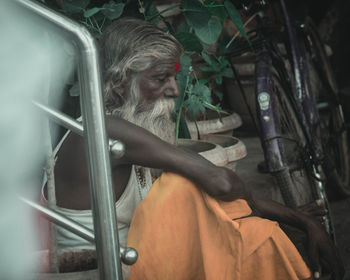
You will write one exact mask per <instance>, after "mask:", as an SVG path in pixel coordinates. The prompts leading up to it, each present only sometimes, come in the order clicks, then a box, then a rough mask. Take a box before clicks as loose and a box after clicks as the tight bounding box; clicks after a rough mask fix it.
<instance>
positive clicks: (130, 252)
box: [120, 247, 139, 265]
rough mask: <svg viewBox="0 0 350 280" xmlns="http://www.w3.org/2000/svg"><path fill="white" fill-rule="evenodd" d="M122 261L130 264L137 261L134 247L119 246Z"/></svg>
mask: <svg viewBox="0 0 350 280" xmlns="http://www.w3.org/2000/svg"><path fill="white" fill-rule="evenodd" d="M120 255H121V259H122V262H123V263H125V264H126V265H132V264H134V263H135V262H136V261H137V258H138V256H139V255H138V254H137V251H136V250H135V249H134V248H122V247H121V248H120Z"/></svg>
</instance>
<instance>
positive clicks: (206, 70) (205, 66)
mask: <svg viewBox="0 0 350 280" xmlns="http://www.w3.org/2000/svg"><path fill="white" fill-rule="evenodd" d="M201 70H202V71H204V72H214V69H213V67H211V66H209V65H203V66H202V67H201Z"/></svg>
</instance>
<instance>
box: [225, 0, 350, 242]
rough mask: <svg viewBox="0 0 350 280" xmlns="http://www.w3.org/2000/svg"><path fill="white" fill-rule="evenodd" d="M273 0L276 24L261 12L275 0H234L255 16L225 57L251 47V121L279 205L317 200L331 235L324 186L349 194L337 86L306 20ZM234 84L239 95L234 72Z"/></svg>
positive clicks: (342, 120)
mask: <svg viewBox="0 0 350 280" xmlns="http://www.w3.org/2000/svg"><path fill="white" fill-rule="evenodd" d="M278 2H279V3H277V9H279V10H280V13H277V14H279V15H281V16H282V18H283V20H284V23H283V24H282V25H281V24H277V25H273V24H272V25H271V22H272V23H275V22H276V19H275V18H274V19H273V20H271V16H270V17H269V16H266V15H264V11H266V9H267V8H271V7H273V8H276V6H274V5H276V2H273V1H270V2H269V3H268V2H267V1H265V0H259V1H254V0H253V1H252V0H243V1H234V3H235V4H236V7H241V8H242V9H243V10H244V12H245V14H246V15H247V16H255V17H256V22H257V24H256V28H255V29H254V30H251V31H250V32H248V37H249V40H250V44H247V43H245V44H243V45H242V44H241V45H239V46H238V47H236V48H235V49H233V50H231V51H229V52H228V53H226V56H227V57H228V58H229V59H230V61H231V63H232V68H233V69H234V64H233V62H232V58H234V57H236V56H240V55H241V54H243V53H246V52H247V51H250V50H251V49H253V50H254V53H256V54H257V55H256V62H255V82H256V91H255V99H256V111H257V112H256V116H257V120H255V121H256V127H257V130H258V132H259V136H260V139H261V144H262V147H263V151H264V156H265V164H266V168H267V171H268V172H269V173H271V174H272V175H273V176H274V177H275V178H276V182H277V184H278V186H279V189H280V191H281V194H282V197H283V200H284V202H285V204H286V205H287V206H289V207H291V208H298V207H301V206H303V205H305V204H308V203H311V202H313V201H317V200H318V201H319V200H320V199H321V200H322V201H323V207H324V210H325V211H326V213H327V214H326V215H325V216H324V218H323V219H324V225H325V227H326V230H327V231H328V233H329V235H330V236H331V238H332V239H333V240H335V235H334V229H333V225H332V220H331V214H330V210H329V204H328V199H327V194H326V190H325V185H326V184H327V187H328V189H335V190H336V191H337V192H338V193H339V194H340V195H342V196H348V195H350V182H349V181H350V180H349V170H350V166H349V155H348V142H347V134H346V128H345V127H346V126H345V121H344V117H343V113H342V107H341V104H340V102H339V93H338V88H337V85H336V81H335V78H334V75H333V73H332V70H331V67H330V63H329V61H328V57H327V55H326V53H325V49H324V46H323V44H322V42H321V40H320V36H319V34H318V32H317V30H316V28H315V26H314V24H313V23H312V20H311V19H310V18H308V17H306V16H304V14H303V13H300V10H299V11H297V13H296V15H298V16H299V17H298V18H296V17H295V14H293V15H292V14H291V13H289V11H288V9H287V5H286V1H285V0H279V1H278ZM298 12H299V14H298ZM300 15H301V17H300ZM281 26H282V28H280V27H281ZM235 72H236V71H235ZM236 77H237V73H236ZM237 83H238V85H239V87H240V89H241V92H242V93H244V90H243V87H242V85H241V84H240V81H239V78H238V79H237ZM243 95H244V94H243ZM243 97H244V100H245V101H246V103H247V105H248V107H249V104H248V101H247V97H246V96H245V95H244V96H243ZM249 108H250V107H249ZM249 110H250V111H251V109H249ZM250 114H251V116H252V118H253V119H254V116H253V113H252V112H250Z"/></svg>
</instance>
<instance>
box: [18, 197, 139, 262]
mask: <svg viewBox="0 0 350 280" xmlns="http://www.w3.org/2000/svg"><path fill="white" fill-rule="evenodd" d="M20 199H21V200H22V201H23V202H24V203H26V204H27V205H29V206H30V207H32V208H34V209H35V210H37V211H38V212H39V213H40V214H41V215H43V216H44V217H45V218H46V219H48V220H50V221H52V222H53V223H55V224H56V225H58V226H61V227H63V228H65V229H67V230H69V231H70V232H73V233H74V234H76V235H78V236H80V237H81V238H83V239H85V240H87V241H89V242H91V243H95V234H94V232H93V231H92V230H90V229H89V228H87V227H86V226H84V225H82V224H80V223H78V222H76V221H74V220H72V219H70V218H68V217H66V216H64V215H62V214H60V213H58V212H57V211H55V210H53V209H49V208H46V207H44V206H42V205H40V204H38V203H36V202H34V201H31V200H29V199H26V198H24V197H20ZM120 257H121V259H122V261H123V263H125V264H127V265H132V264H134V263H135V262H136V260H137V258H138V254H137V252H136V250H135V249H134V248H131V247H129V248H125V247H124V246H120Z"/></svg>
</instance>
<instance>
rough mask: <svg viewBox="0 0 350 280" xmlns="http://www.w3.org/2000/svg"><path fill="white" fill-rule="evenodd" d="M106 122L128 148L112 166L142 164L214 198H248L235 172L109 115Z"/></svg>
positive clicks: (110, 135) (110, 131)
mask: <svg viewBox="0 0 350 280" xmlns="http://www.w3.org/2000/svg"><path fill="white" fill-rule="evenodd" d="M106 122H107V132H108V135H109V137H111V138H113V139H118V140H120V141H122V142H123V143H124V144H125V145H126V153H125V155H124V156H123V158H121V159H119V160H114V161H112V164H114V165H118V164H138V165H142V166H146V167H151V168H159V169H163V170H164V171H170V172H174V173H178V174H180V175H182V176H184V177H186V178H188V179H190V180H191V181H192V182H194V183H195V184H196V185H197V186H198V187H199V188H202V189H203V190H204V191H206V192H207V193H208V194H209V195H211V196H222V195H225V194H228V193H230V194H231V196H232V197H233V198H234V199H237V198H243V197H244V196H245V192H246V190H245V187H244V184H243V183H242V182H241V180H240V179H239V177H238V176H237V175H236V174H235V173H234V172H232V171H231V170H229V169H227V168H223V167H217V166H215V165H214V164H212V163H211V162H209V161H208V160H206V159H204V158H203V157H202V156H200V155H198V154H195V153H191V152H188V151H185V150H182V149H179V148H176V147H175V146H173V145H171V144H169V143H166V142H164V141H162V140H161V139H160V138H158V137H157V136H155V135H153V134H152V133H150V132H148V131H146V130H145V129H143V128H140V127H138V126H136V125H134V124H132V123H130V122H128V121H125V120H123V119H121V118H118V117H114V116H107V118H106Z"/></svg>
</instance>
